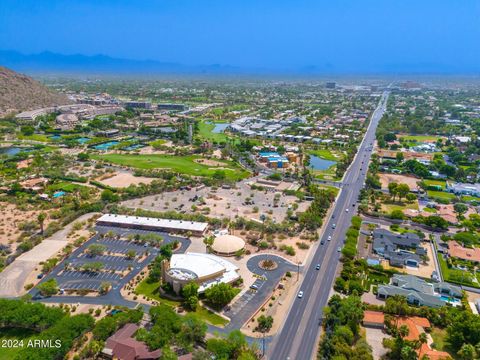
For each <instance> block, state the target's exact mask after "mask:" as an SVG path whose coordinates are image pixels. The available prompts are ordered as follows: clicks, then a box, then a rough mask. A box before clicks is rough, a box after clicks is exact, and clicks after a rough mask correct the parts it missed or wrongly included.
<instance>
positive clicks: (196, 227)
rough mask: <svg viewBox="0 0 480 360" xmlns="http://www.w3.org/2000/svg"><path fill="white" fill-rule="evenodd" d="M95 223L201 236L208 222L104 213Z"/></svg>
mask: <svg viewBox="0 0 480 360" xmlns="http://www.w3.org/2000/svg"><path fill="white" fill-rule="evenodd" d="M97 225H101V226H117V227H123V228H130V229H140V230H152V231H163V232H174V233H188V232H191V233H192V234H193V235H196V236H201V235H203V234H205V232H206V231H207V229H208V223H204V222H197V221H186V220H171V219H159V218H148V217H141V216H130V215H117V214H105V215H102V216H101V217H100V218H98V219H97Z"/></svg>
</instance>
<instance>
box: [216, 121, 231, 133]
mask: <svg viewBox="0 0 480 360" xmlns="http://www.w3.org/2000/svg"><path fill="white" fill-rule="evenodd" d="M229 125H230V124H228V123H215V127H214V128H213V130H212V133H215V134H219V133H223V132H224V131H225V129H226V128H227V127H228V126H229Z"/></svg>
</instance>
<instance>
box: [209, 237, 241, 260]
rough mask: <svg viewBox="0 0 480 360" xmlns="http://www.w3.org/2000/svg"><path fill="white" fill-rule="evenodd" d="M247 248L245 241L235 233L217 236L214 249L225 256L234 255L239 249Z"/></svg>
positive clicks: (216, 252)
mask: <svg viewBox="0 0 480 360" xmlns="http://www.w3.org/2000/svg"><path fill="white" fill-rule="evenodd" d="M243 249H245V241H243V239H242V238H240V237H238V236H234V235H220V236H217V237H216V238H215V240H214V241H213V245H212V251H213V252H214V253H215V254H218V255H223V256H233V255H235V253H236V252H237V251H241V250H243Z"/></svg>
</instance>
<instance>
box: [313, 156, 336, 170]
mask: <svg viewBox="0 0 480 360" xmlns="http://www.w3.org/2000/svg"><path fill="white" fill-rule="evenodd" d="M336 163H337V162H336V161H331V160H325V159H322V158H320V157H318V156H315V155H310V163H309V164H308V165H309V166H310V167H311V168H312V169H313V170H327V169H328V168H330V167H331V166H333V165H335V164H336Z"/></svg>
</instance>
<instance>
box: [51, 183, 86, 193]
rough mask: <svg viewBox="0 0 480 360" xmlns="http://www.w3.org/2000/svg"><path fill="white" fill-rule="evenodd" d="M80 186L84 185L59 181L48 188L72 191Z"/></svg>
mask: <svg viewBox="0 0 480 360" xmlns="http://www.w3.org/2000/svg"><path fill="white" fill-rule="evenodd" d="M82 187H85V186H82V185H78V184H72V183H68V182H59V183H56V184H53V185H50V186H49V187H48V189H49V190H51V191H57V190H63V191H66V192H73V191H75V190H77V189H80V188H82Z"/></svg>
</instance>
